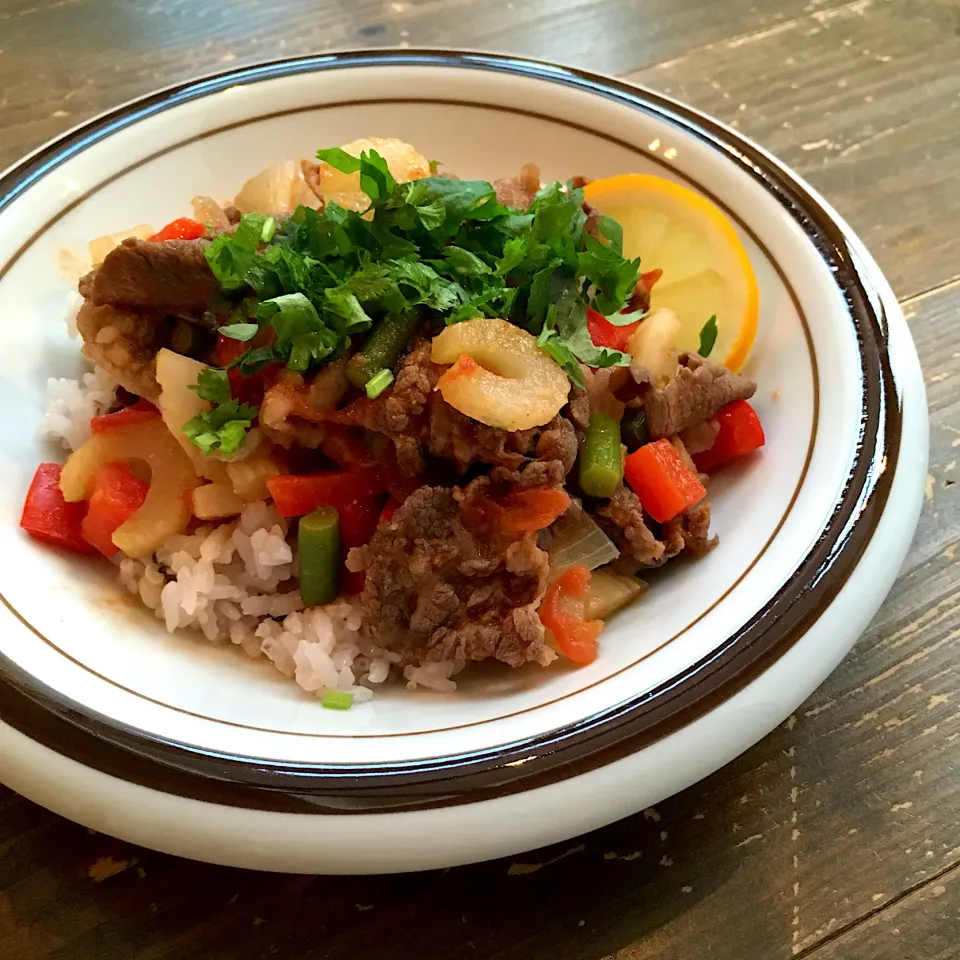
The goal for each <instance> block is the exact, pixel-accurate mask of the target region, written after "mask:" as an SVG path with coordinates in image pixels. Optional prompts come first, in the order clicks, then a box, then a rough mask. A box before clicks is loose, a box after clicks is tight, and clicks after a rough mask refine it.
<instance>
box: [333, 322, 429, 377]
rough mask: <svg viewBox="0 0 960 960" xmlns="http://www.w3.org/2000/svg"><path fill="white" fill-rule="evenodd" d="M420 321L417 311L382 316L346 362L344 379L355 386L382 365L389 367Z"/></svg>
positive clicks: (378, 369) (404, 346)
mask: <svg viewBox="0 0 960 960" xmlns="http://www.w3.org/2000/svg"><path fill="white" fill-rule="evenodd" d="M419 322H420V316H419V315H418V314H417V313H416V312H413V313H405V314H402V315H401V316H399V317H384V318H383V319H382V320H381V321H380V322H379V323H378V324H377V325H376V326H375V327H374V328H373V329H372V330H371V331H370V334H369V336H368V337H367V340H366V343H364V345H363V346H362V347H361V348H360V350H359V351H358V352H357V353H355V354H354V355H353V356H352V357H351V358H350V362H349V363H348V364H347V379H348V380H349V381H350V382H351V383H352V384H353V385H354V386H355V387H365V386H366V385H367V381H368V380H369V379H370V378H371V377H372V376H373V375H374V374H376V373H379V372H380V371H381V370H383V369H384V368H387V369H392V368H393V365H394V364H395V363H396V362H397V361H398V360H399V359H400V357H401V355H402V354H403V351H404V350H406V348H407V344H408V343H409V342H410V340H411V338H412V337H413V334H414V331H415V330H416V329H417V325H418V324H419Z"/></svg>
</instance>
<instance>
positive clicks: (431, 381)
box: [362, 343, 577, 476]
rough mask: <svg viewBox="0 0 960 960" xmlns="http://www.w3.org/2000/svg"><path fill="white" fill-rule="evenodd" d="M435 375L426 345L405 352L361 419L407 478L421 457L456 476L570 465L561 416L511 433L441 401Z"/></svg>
mask: <svg viewBox="0 0 960 960" xmlns="http://www.w3.org/2000/svg"><path fill="white" fill-rule="evenodd" d="M441 372H442V367H439V366H437V364H435V363H433V362H432V361H431V360H430V345H429V343H424V344H422V345H421V346H419V347H417V348H416V349H414V350H413V351H411V352H410V353H409V354H407V356H406V357H405V358H404V360H403V362H402V363H401V365H400V368H399V370H398V371H397V379H396V382H395V383H394V384H393V385H392V386H391V387H390V389H389V390H387V391H385V392H384V394H383V395H382V397H381V398H380V399H379V400H378V401H375V402H374V403H373V404H370V405H369V406H367V407H366V410H365V413H364V416H363V420H362V425H363V426H364V427H366V428H367V429H368V430H374V431H376V432H378V433H382V434H384V435H386V436H388V437H390V439H391V440H393V443H394V445H395V447H396V451H397V462H398V464H399V466H400V468H401V470H403V471H404V473H406V474H407V475H408V476H416V475H417V474H420V473H422V472H423V470H424V468H425V460H424V453H429V454H430V455H431V456H434V457H438V458H440V459H443V460H449V461H451V462H452V463H454V464H455V465H456V467H457V469H458V470H459V471H460V472H461V473H463V472H465V471H466V470H467V469H469V468H470V467H471V466H473V465H474V464H489V465H491V466H500V467H507V468H508V469H510V470H517V469H519V468H520V467H522V466H523V465H524V464H525V463H528V462H530V461H531V460H535V459H541V460H556V461H559V462H560V463H561V464H562V466H563V471H564V473H568V472H569V471H570V469H571V468H572V467H573V463H574V461H575V460H576V457H577V438H576V434H575V432H574V429H573V425H572V424H571V423H570V421H569V420H567V419H566V418H565V417H562V416H557V417H554V419H553V420H551V421H550V423H548V424H546V425H545V426H543V427H534V428H532V429H530V430H517V431H513V432H510V431H507V430H500V429H498V428H496V427H491V426H488V425H487V424H484V423H480V422H479V421H477V420H473V419H471V418H470V417H467V416H465V415H464V414H462V413H460V412H459V411H458V410H455V409H454V408H453V407H451V406H450V404H448V403H447V402H446V401H445V400H444V399H443V397H442V396H441V394H440V393H439V392H438V391H437V390H436V389H435V387H436V385H437V381H438V380H439V379H440V374H441Z"/></svg>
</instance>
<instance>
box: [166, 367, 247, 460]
mask: <svg viewBox="0 0 960 960" xmlns="http://www.w3.org/2000/svg"><path fill="white" fill-rule="evenodd" d="M221 372H224V371H221ZM259 412H260V408H259V407H255V406H251V405H250V404H248V403H240V402H239V401H238V400H227V401H226V402H225V403H219V404H217V406H215V407H214V408H213V409H212V410H208V411H206V412H205V413H201V414H198V415H197V416H195V417H194V418H193V419H192V420H188V421H187V422H186V423H185V424H184V427H183V432H184V434H185V435H186V436H187V438H188V439H189V440H190V442H191V443H193V444H196V446H198V447H199V448H200V449H201V450H202V451H203V452H204V453H213V451H214V450H220V451H221V452H222V453H223V454H224V456H227V457H229V456H232V455H233V454H234V453H236V452H237V450H238V449H239V447H240V444H241V443H243V439H244V437H246V435H247V431H248V430H249V429H250V427H251V426H252V425H253V421H254V420H255V419H256V417H257V414H259Z"/></svg>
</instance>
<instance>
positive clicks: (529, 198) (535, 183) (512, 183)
mask: <svg viewBox="0 0 960 960" xmlns="http://www.w3.org/2000/svg"><path fill="white" fill-rule="evenodd" d="M493 189H494V190H496V192H497V199H498V200H499V201H500V202H501V203H502V204H503V205H504V206H505V207H514V208H516V209H517V210H526V209H527V207H529V206H530V204H531V203H533V198H534V197H535V196H536V195H537V191H538V190H539V189H540V168H539V167H537V166H536V164H533V163H525V164H524V165H523V166H522V167H521V168H520V173H519V174H518V175H517V176H515V177H501V178H500V179H499V180H494V181H493Z"/></svg>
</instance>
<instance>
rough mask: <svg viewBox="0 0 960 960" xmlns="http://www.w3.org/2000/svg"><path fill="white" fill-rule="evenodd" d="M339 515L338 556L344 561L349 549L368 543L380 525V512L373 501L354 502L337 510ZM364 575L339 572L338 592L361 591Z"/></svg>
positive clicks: (352, 572) (351, 592)
mask: <svg viewBox="0 0 960 960" xmlns="http://www.w3.org/2000/svg"><path fill="white" fill-rule="evenodd" d="M338 512H339V514H340V556H341V557H342V558H343V559H344V560H346V557H347V552H348V551H349V550H350V548H351V547H362V546H363V545H364V544H366V543H369V542H370V539H371V538H372V537H373V535H374V533H376V531H377V526H378V524H379V523H380V511H379V510H378V508H377V505H376V503H375V502H374V501H373V500H355V501H354V502H353V503H346V504H344V505H343V506H342V507H339V508H338ZM365 581H366V574H365V573H364V572H363V571H362V570H359V571H353V570H347V569H346V567H344V568H343V569H342V570H341V571H340V590H341V592H342V593H346V594H354V593H360V592H361V591H362V590H363V585H364V583H365Z"/></svg>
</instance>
